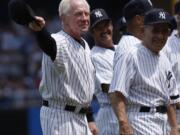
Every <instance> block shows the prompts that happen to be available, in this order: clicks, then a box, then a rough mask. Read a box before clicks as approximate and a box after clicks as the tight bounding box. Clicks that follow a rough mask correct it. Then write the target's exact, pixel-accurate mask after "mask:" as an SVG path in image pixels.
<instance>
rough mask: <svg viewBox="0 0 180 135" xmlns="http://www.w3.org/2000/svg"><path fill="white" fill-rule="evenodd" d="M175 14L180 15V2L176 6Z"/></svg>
mask: <svg viewBox="0 0 180 135" xmlns="http://www.w3.org/2000/svg"><path fill="white" fill-rule="evenodd" d="M175 14H180V1H179V2H177V3H176V4H175Z"/></svg>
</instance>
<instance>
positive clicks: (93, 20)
mask: <svg viewBox="0 0 180 135" xmlns="http://www.w3.org/2000/svg"><path fill="white" fill-rule="evenodd" d="M105 20H107V21H108V20H109V21H110V20H111V19H110V18H109V16H108V15H107V13H106V12H105V10H104V9H101V8H98V9H94V10H92V11H91V13H90V29H92V28H94V26H95V25H96V24H98V23H99V22H101V21H105Z"/></svg>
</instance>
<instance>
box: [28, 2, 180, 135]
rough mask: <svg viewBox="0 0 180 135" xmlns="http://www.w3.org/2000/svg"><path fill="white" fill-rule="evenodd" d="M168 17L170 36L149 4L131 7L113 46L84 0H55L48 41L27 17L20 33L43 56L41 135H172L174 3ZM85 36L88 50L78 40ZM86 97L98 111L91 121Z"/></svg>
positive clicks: (109, 28) (178, 76)
mask: <svg viewBox="0 0 180 135" xmlns="http://www.w3.org/2000/svg"><path fill="white" fill-rule="evenodd" d="M175 9H176V10H175V13H176V16H175V18H176V22H177V29H176V30H173V31H172V23H171V18H172V16H171V15H170V14H169V13H167V12H166V11H164V10H163V9H159V8H153V5H152V3H151V1H150V0H131V1H130V2H128V3H127V4H126V5H125V6H124V8H123V16H124V18H125V20H126V32H125V33H124V34H123V36H122V37H121V39H120V41H119V43H118V45H114V43H113V38H112V37H113V23H112V20H111V19H110V18H109V16H108V15H107V13H106V12H105V10H103V9H94V10H92V11H91V12H90V6H89V4H88V3H87V1H86V0H61V2H60V4H59V9H58V11H59V17H60V20H61V23H62V30H61V31H59V32H58V33H55V34H49V32H48V31H47V30H46V28H45V20H44V18H43V17H40V16H35V20H33V21H31V22H30V23H29V24H28V27H29V28H30V29H31V30H32V31H33V32H34V35H35V36H36V38H37V41H38V45H39V47H40V48H41V49H42V51H43V59H42V80H41V83H40V88H39V89H40V90H39V91H40V94H41V96H42V100H43V101H42V107H41V111H40V120H41V127H42V132H43V135H178V124H180V61H179V59H178V58H179V57H180V2H179V3H177V4H176V8H175ZM87 31H89V32H90V34H91V36H92V37H93V39H94V42H95V45H94V46H93V48H92V49H91V50H90V48H89V45H88V44H87V42H86V41H85V40H84V39H83V38H82V35H83V34H84V33H86V32H87ZM178 45H179V46H178ZM94 95H95V96H96V97H97V99H98V102H99V105H100V109H99V111H98V114H97V116H96V118H95V120H94V118H93V112H92V108H91V106H90V105H91V102H92V99H93V96H94Z"/></svg>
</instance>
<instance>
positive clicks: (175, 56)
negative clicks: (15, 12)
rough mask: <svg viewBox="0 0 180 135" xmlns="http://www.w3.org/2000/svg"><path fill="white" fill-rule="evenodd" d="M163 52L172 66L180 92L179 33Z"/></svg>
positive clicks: (169, 39) (173, 35)
mask: <svg viewBox="0 0 180 135" xmlns="http://www.w3.org/2000/svg"><path fill="white" fill-rule="evenodd" d="M163 51H164V52H165V53H166V54H167V56H168V58H169V60H170V62H171V64H172V69H173V72H174V75H175V77H176V82H177V88H178V90H179V92H180V61H179V58H180V37H178V35H177V31H175V32H174V33H173V34H172V35H171V36H170V37H169V38H168V40H167V43H166V45H165V47H164V48H163Z"/></svg>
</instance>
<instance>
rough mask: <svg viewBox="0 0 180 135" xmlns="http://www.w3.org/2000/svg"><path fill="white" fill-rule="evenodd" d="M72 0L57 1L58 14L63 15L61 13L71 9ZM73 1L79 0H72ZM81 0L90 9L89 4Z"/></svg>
mask: <svg viewBox="0 0 180 135" xmlns="http://www.w3.org/2000/svg"><path fill="white" fill-rule="evenodd" d="M72 1H73V0H61V2H60V3H59V9H58V11H59V16H61V15H63V14H67V13H68V12H69V10H70V9H71V6H72V5H71V4H72ZM74 1H79V0H74ZM81 1H83V2H84V3H85V4H86V6H87V7H88V9H89V10H90V6H89V4H88V3H87V1H86V0H81Z"/></svg>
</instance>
